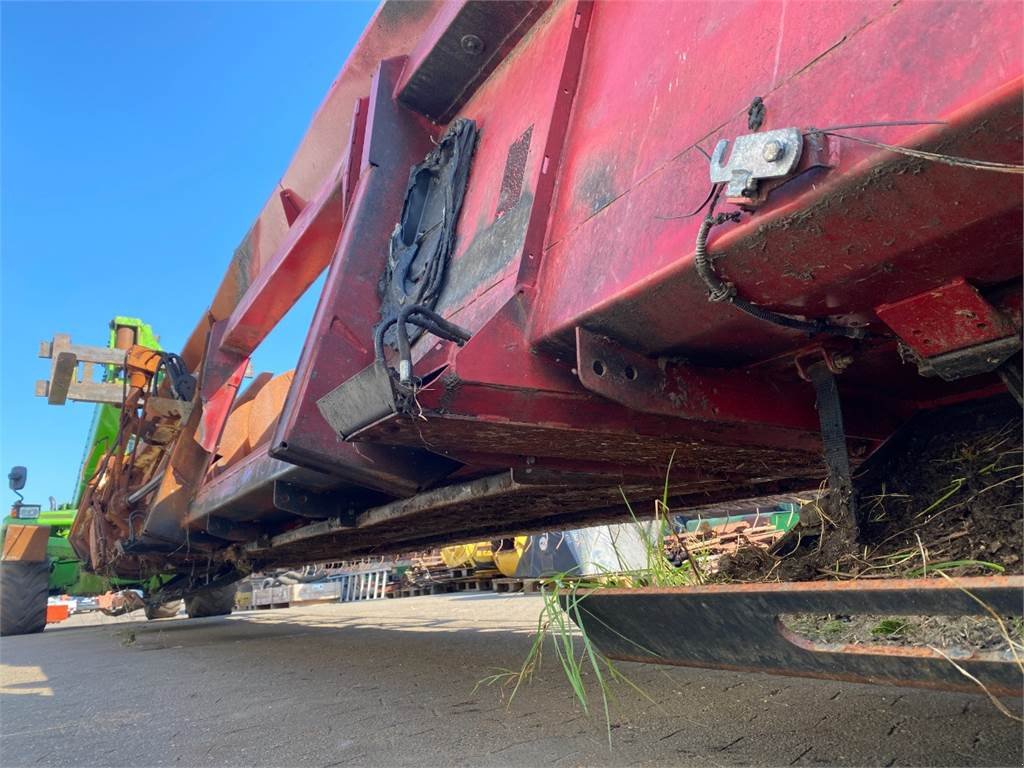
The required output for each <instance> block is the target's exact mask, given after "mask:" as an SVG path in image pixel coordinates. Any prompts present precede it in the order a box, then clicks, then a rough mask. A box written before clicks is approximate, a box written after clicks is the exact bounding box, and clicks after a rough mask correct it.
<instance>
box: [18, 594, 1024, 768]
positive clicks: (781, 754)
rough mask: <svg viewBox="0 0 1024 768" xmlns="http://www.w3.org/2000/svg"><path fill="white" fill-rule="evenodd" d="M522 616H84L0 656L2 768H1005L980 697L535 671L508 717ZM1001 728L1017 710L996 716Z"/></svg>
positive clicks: (1015, 751) (775, 680)
mask: <svg viewBox="0 0 1024 768" xmlns="http://www.w3.org/2000/svg"><path fill="white" fill-rule="evenodd" d="M539 608H540V603H539V600H538V598H537V597H535V596H528V595H512V596H505V595H502V596H498V595H490V594H483V595H481V594H465V593H461V594H455V595H443V596H436V597H418V598H409V599H403V600H378V601H371V602H362V603H346V604H331V605H317V606H310V607H303V608H292V609H286V610H274V611H257V612H247V613H240V614H236V615H234V616H231V617H228V618H215V619H203V620H196V621H189V620H186V619H184V618H178V619H167V620H161V621H155V622H146V621H144V620H138V619H137V618H135V616H134V615H132V616H128V617H121V618H118V619H111V618H109V617H102V616H95V615H91V616H89V615H87V616H76V617H72V618H71V619H70V620H69V621H67V622H64V623H62V624H59V625H54V626H51V627H49V628H48V629H47V630H46V631H45V632H44V633H43V634H41V635H32V636H25V637H13V638H5V639H4V640H3V641H2V643H0V765H3V766H51V765H52V766H134V767H136V768H138V767H141V766H158V765H159V766H164V765H167V766H318V767H319V768H331V767H333V766H398V765H410V766H417V767H418V768H423V767H425V766H448V765H452V766H473V768H485V767H486V766H517V767H519V768H522V767H526V766H549V765H550V766H561V767H564V766H597V765H656V766H669V765H671V766H684V765H694V766H720V765H758V766H788V765H865V766H867V765H870V766H875V765H877V766H907V765H936V766H939V765H941V766H967V765H1001V766H1020V765H1021V764H1022V762H1024V750H1022V738H1021V737H1022V732H1021V726H1020V724H1019V723H1016V722H1013V721H1012V720H1010V719H1008V718H1006V717H1005V716H1004V715H1001V714H999V712H997V711H996V709H995V708H994V707H993V706H992V704H991V703H990V702H989V701H988V700H987V699H986V698H985V697H984V696H981V695H978V696H974V695H967V694H954V693H942V692H935V691H923V690H915V689H908V688H891V687H876V686H867V685H858V684H853V683H836V682H829V681H821V680H803V679H795V678H779V677H770V676H766V675H752V674H740V673H734V672H719V671H707V670H696V669H682V668H671V667H655V666H644V665H635V664H623V665H621V669H622V671H623V672H625V673H626V674H627V675H628V676H629V678H630V679H631V680H632V681H633V682H635V683H636V684H637V685H638V686H639V687H640V688H642V689H643V690H644V691H645V692H646V693H647V694H648V695H649V696H650V697H651V698H652V699H653V700H654V701H655V702H656V703H653V704H652V703H651V702H650V701H648V700H647V699H646V698H644V697H643V696H641V695H639V694H638V693H636V692H634V691H632V690H630V689H629V688H628V687H625V686H618V688H617V694H616V700H615V701H614V702H613V704H612V708H611V713H610V721H611V746H609V741H608V729H607V726H606V722H605V719H604V716H603V714H602V713H601V712H600V711H593V712H591V714H590V715H586V714H584V713H583V712H582V711H581V710H580V708H579V707H578V706H577V705H575V703H574V701H573V698H572V694H571V692H570V690H569V687H568V685H567V683H566V682H565V679H564V678H563V677H562V673H561V670H560V668H559V667H558V664H557V662H556V661H555V660H554V659H553V658H550V657H549V658H548V659H547V662H546V663H545V664H544V665H543V666H542V668H541V670H540V671H539V672H538V673H537V675H536V676H535V679H534V681H533V682H532V684H530V685H528V686H525V687H524V688H522V689H520V691H519V693H518V695H517V696H516V699H515V700H514V701H513V702H512V703H511V705H509V703H508V700H507V698H508V697H507V691H503V690H502V689H501V688H500V687H486V686H485V687H480V688H477V687H476V684H477V682H478V681H479V680H481V679H482V678H484V677H486V676H487V675H489V674H491V673H493V672H494V671H495V670H496V669H500V668H518V666H519V665H520V664H521V663H522V660H523V658H524V656H525V654H526V653H527V651H528V649H529V646H530V641H531V632H532V630H533V629H534V627H535V625H536V619H537V614H538V611H539ZM1007 703H1008V704H1009V706H1010V707H1011V708H1012V709H1014V710H1015V711H1017V712H1018V713H1019V712H1020V706H1021V705H1020V702H1019V701H1009V702H1007Z"/></svg>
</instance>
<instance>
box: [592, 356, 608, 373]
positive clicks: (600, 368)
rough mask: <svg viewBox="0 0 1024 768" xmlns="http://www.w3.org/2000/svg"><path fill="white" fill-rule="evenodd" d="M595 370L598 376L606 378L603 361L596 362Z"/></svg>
mask: <svg viewBox="0 0 1024 768" xmlns="http://www.w3.org/2000/svg"><path fill="white" fill-rule="evenodd" d="M593 368H594V373H596V374H597V375H598V376H604V372H605V367H604V363H603V362H602V361H601V360H595V361H594V365H593Z"/></svg>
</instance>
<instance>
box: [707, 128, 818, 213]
mask: <svg viewBox="0 0 1024 768" xmlns="http://www.w3.org/2000/svg"><path fill="white" fill-rule="evenodd" d="M728 146H729V141H728V139H722V140H721V141H719V142H718V144H717V145H715V151H714V152H713V153H712V154H711V183H712V184H723V183H724V184H726V188H725V194H726V196H728V197H749V196H751V195H752V194H753V192H754V191H756V189H757V183H758V181H759V180H761V179H777V178H780V177H782V176H788V175H789V174H791V173H793V171H794V170H796V167H797V164H798V163H799V162H800V155H801V153H802V152H803V146H804V137H803V133H801V131H800V130H799V129H798V128H780V129H779V130H775V131H766V132H765V133H750V134H747V135H745V136H737V137H736V139H735V140H734V141H733V146H732V153H731V154H730V155H729V162H728V163H724V164H723V162H722V161H723V160H724V159H725V150H726V149H727V148H728Z"/></svg>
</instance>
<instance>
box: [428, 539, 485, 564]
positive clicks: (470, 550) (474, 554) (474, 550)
mask: <svg viewBox="0 0 1024 768" xmlns="http://www.w3.org/2000/svg"><path fill="white" fill-rule="evenodd" d="M441 559H442V560H444V564H445V565H447V566H448V567H449V568H493V567H494V556H493V554H492V553H491V542H489V541H477V542H474V543H472V544H455V545H453V546H451V547H442V549H441Z"/></svg>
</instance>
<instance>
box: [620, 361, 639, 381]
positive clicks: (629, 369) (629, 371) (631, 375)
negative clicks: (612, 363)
mask: <svg viewBox="0 0 1024 768" xmlns="http://www.w3.org/2000/svg"><path fill="white" fill-rule="evenodd" d="M623 373H625V374H626V378H627V379H629V380H630V381H636V377H637V376H638V374H637V372H636V368H634V367H633V366H632V365H627V366H626V370H625V371H623Z"/></svg>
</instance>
